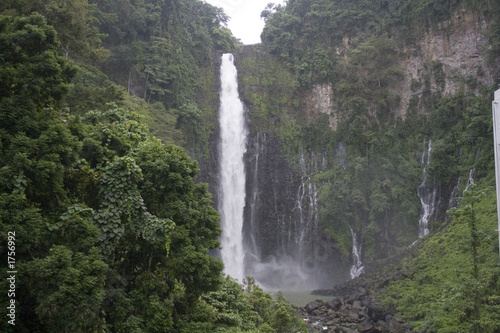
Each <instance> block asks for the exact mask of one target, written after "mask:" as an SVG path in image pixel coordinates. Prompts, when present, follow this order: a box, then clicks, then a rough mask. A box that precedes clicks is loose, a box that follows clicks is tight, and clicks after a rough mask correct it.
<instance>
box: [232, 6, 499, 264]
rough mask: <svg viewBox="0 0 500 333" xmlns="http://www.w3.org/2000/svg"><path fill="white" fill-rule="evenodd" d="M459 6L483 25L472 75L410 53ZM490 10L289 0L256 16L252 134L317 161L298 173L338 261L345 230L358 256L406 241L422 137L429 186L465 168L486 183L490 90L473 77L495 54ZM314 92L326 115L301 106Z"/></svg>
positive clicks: (292, 156) (247, 62)
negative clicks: (312, 192)
mask: <svg viewBox="0 0 500 333" xmlns="http://www.w3.org/2000/svg"><path fill="white" fill-rule="evenodd" d="M462 9H464V10H466V11H469V12H472V13H474V15H475V17H476V19H477V20H478V21H479V20H484V21H485V22H489V23H490V24H491V25H490V26H491V28H489V30H487V31H486V35H487V36H488V37H487V38H488V43H489V44H490V45H491V46H492V47H491V48H489V51H488V53H487V58H488V59H489V61H490V62H489V63H484V64H482V65H481V66H479V67H478V68H474V70H475V71H477V75H476V76H474V75H463V74H460V73H454V74H453V75H451V74H450V73H445V65H444V64H443V63H442V62H441V61H439V60H430V59H426V58H425V57H424V56H423V51H422V50H421V49H420V47H419V46H418V45H419V41H420V38H422V36H423V34H424V33H429V32H432V31H435V32H436V33H439V34H450V33H451V31H452V29H451V27H452V25H453V24H457V23H446V22H450V21H446V20H449V19H450V18H453V17H455V16H456V15H458V14H457V11H460V10H462ZM499 10H500V6H499V4H498V3H496V2H492V1H486V0H485V1H458V0H457V1H448V2H446V4H444V3H438V2H435V1H423V0H422V1H366V0H357V1H342V0H336V1H320V0H314V1H313V0H290V1H288V2H287V4H286V5H285V6H273V5H270V6H268V8H267V9H266V10H265V11H263V13H262V16H263V17H264V18H265V19H266V26H265V28H264V31H263V34H262V39H263V44H262V46H260V49H261V50H260V51H259V52H260V53H264V52H268V53H269V54H271V56H267V58H270V60H266V59H267V58H266V56H262V55H261V54H259V55H258V56H257V57H255V58H256V59H258V60H257V61H259V65H258V66H257V67H258V68H259V70H258V71H255V70H252V68H253V67H255V65H254V64H251V62H252V61H254V57H251V56H249V57H248V58H247V59H244V60H243V61H242V63H241V65H240V67H241V70H240V75H241V77H242V78H241V81H242V83H243V84H244V85H250V87H252V86H254V85H256V82H259V87H260V89H259V88H245V89H244V91H243V93H244V97H245V99H246V100H247V102H248V104H249V105H250V108H251V111H252V112H251V113H250V116H251V117H254V118H255V119H252V122H253V124H257V125H256V126H255V128H256V130H259V131H265V132H268V133H273V134H274V135H276V136H278V137H279V138H280V140H281V143H282V144H283V147H284V150H285V152H286V153H287V155H288V158H289V160H290V161H291V163H292V164H295V165H298V163H297V161H298V159H299V156H300V154H301V152H302V151H305V152H306V156H310V155H309V153H311V152H315V153H316V156H318V155H321V153H323V154H326V156H327V157H328V162H329V167H328V168H327V170H323V171H322V172H320V173H318V171H317V170H308V171H307V172H308V173H310V174H312V175H313V176H314V179H315V182H316V183H317V187H318V188H320V189H321V190H320V195H319V204H320V208H319V215H320V222H321V223H322V225H323V229H324V230H325V231H327V232H328V233H329V234H330V236H331V238H333V239H334V240H335V241H336V242H337V245H338V247H339V249H340V250H341V251H342V252H343V253H344V254H345V255H346V256H348V255H349V249H350V248H351V240H350V239H349V237H347V236H348V235H349V232H350V231H349V229H350V228H352V229H354V230H355V231H356V233H357V234H362V235H363V236H362V243H363V249H364V254H363V255H364V257H365V258H367V259H370V260H374V259H377V258H380V257H383V256H387V255H390V254H392V253H395V252H397V251H398V250H399V249H402V248H405V247H406V246H407V245H408V244H411V243H412V241H413V240H414V239H415V235H417V234H418V229H417V228H418V223H416V222H417V221H418V216H419V213H420V212H419V211H420V207H421V203H420V201H419V199H418V198H417V196H416V195H415V189H416V188H417V187H418V186H419V184H420V183H421V182H422V169H423V167H424V165H422V163H421V161H420V160H421V159H420V156H421V155H422V153H423V152H424V151H425V150H426V149H427V143H428V142H429V140H431V141H432V158H431V163H430V165H429V166H428V167H427V170H426V171H427V174H428V176H429V178H430V181H429V182H430V185H431V186H434V187H439V188H450V189H451V188H453V187H454V186H456V183H457V181H458V180H459V177H461V178H460V179H461V180H462V182H461V184H460V186H461V189H463V186H464V185H465V180H466V179H467V177H468V174H469V171H470V170H471V169H475V171H476V177H477V178H479V179H480V178H483V177H491V170H493V168H492V165H493V164H492V163H493V154H492V146H491V144H490V140H491V137H492V130H491V128H492V127H491V116H490V113H491V104H490V103H491V99H492V92H493V90H494V87H492V86H488V85H486V84H484V83H481V82H482V81H481V80H480V78H481V75H484V70H485V68H488V66H492V64H494V63H495V61H498V59H499V56H500V54H499V53H498V50H497V48H496V46H495V45H497V44H498V40H499V39H500V36H499V35H498V30H497V29H496V26H497V24H496V23H495V22H497V20H498V16H496V15H495V13H498V11H499ZM243 54H245V53H244V52H243ZM411 57H414V58H418V57H423V60H422V61H423V67H422V68H419V70H418V73H417V77H413V78H412V80H411V85H409V90H411V91H410V92H409V93H410V94H411V97H410V98H409V100H408V101H407V106H405V104H403V98H404V97H403V95H404V94H407V93H408V92H406V91H401V88H402V82H404V80H405V79H407V78H405V75H408V73H405V71H404V67H403V64H404V63H403V61H402V59H405V58H411ZM276 60H279V61H280V62H281V64H280V66H277V65H276V64H275V63H276ZM490 68H493V69H492V72H493V73H497V71H498V70H496V69H495V67H490ZM285 71H286V72H287V74H285V73H284V72H285ZM448 71H449V69H448ZM275 72H279V73H280V74H279V78H280V80H279V83H278V84H277V85H272V87H271V88H269V87H267V84H268V83H269V82H272V80H273V78H275V77H278V76H277V75H276V74H275ZM481 73H483V74H481ZM318 85H321V86H331V88H332V89H331V91H332V96H331V99H332V102H333V105H332V108H331V110H330V113H329V114H325V113H318V114H314V113H311V110H310V105H308V104H307V102H305V101H304V100H307V98H308V94H309V91H310V90H311V89H313V88H314V87H317V86H318ZM447 85H448V86H449V85H453V86H455V87H456V88H455V89H454V92H453V93H452V94H449V93H445V88H446V86H447ZM281 87H287V90H286V91H287V92H286V93H283V91H281V90H280V89H281ZM290 91H293V93H292V92H290ZM284 96H290V98H288V99H286V98H285V99H284V98H283V97H284ZM297 96H298V97H299V100H296V99H295V98H297ZM339 146H344V147H345V148H346V152H347V153H346V155H345V156H343V157H340V156H339V155H338V154H336V153H335V151H337V150H338V148H339ZM449 191H451V190H449ZM446 200H447V199H446ZM445 211H446V207H444V208H441V211H440V212H439V213H438V214H437V215H436V216H437V217H438V219H439V220H438V221H435V222H437V223H433V224H432V225H431V227H432V228H436V227H438V226H439V224H440V223H443V221H444V220H445V217H444V212H445ZM436 216H435V217H436Z"/></svg>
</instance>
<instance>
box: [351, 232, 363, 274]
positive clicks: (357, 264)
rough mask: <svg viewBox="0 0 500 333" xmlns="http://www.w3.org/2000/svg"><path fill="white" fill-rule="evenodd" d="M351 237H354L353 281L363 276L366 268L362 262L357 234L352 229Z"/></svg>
mask: <svg viewBox="0 0 500 333" xmlns="http://www.w3.org/2000/svg"><path fill="white" fill-rule="evenodd" d="M350 229H351V237H352V261H353V263H352V266H351V271H350V273H351V279H354V278H356V277H358V276H360V275H361V273H362V272H363V269H364V268H365V267H364V266H363V265H362V262H361V248H359V246H358V240H357V237H356V232H355V231H354V229H353V228H352V227H351V228H350Z"/></svg>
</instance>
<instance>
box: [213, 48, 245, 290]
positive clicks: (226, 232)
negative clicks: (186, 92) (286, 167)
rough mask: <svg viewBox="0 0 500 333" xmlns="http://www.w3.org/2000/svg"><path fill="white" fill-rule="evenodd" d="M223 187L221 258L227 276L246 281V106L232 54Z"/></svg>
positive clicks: (224, 76) (223, 123)
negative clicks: (244, 216) (244, 247)
mask: <svg viewBox="0 0 500 333" xmlns="http://www.w3.org/2000/svg"><path fill="white" fill-rule="evenodd" d="M220 79H221V90H220V108H219V125H220V144H219V153H220V175H219V176H220V179H219V181H220V183H219V184H220V185H219V212H220V214H221V224H222V236H221V240H220V241H221V246H222V250H221V257H222V261H223V262H224V266H225V273H226V274H229V275H231V276H232V277H234V278H236V279H238V280H240V281H242V280H243V278H244V277H245V272H244V251H243V234H242V229H243V209H244V206H245V165H244V161H243V156H244V154H245V152H246V140H247V129H246V127H245V115H244V107H243V103H242V102H241V100H240V98H239V95H238V81H237V71H236V67H235V66H234V59H233V55H232V54H224V55H223V56H222V64H221V68H220Z"/></svg>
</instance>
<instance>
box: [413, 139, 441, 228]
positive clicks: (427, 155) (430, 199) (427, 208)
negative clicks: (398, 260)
mask: <svg viewBox="0 0 500 333" xmlns="http://www.w3.org/2000/svg"><path fill="white" fill-rule="evenodd" d="M431 151H432V141H431V140H430V139H429V143H428V145H427V150H425V142H424V150H423V152H422V159H421V163H422V165H424V170H423V171H422V173H423V180H422V183H421V184H420V185H419V186H418V188H417V195H418V198H419V199H420V203H421V204H422V209H421V215H420V220H419V221H418V226H419V228H418V229H419V231H418V237H419V238H423V237H424V236H426V235H427V234H429V220H430V218H431V216H432V214H433V212H434V208H435V207H434V206H435V205H434V203H435V201H436V195H437V193H436V189H433V188H432V187H431V186H430V184H429V179H428V178H429V177H428V175H427V170H426V168H427V166H428V165H429V163H430V161H431Z"/></svg>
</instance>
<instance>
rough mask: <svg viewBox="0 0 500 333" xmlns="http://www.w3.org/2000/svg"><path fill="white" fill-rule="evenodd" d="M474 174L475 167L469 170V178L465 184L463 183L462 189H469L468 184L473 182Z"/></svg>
mask: <svg viewBox="0 0 500 333" xmlns="http://www.w3.org/2000/svg"><path fill="white" fill-rule="evenodd" d="M475 174H476V168H474V169H471V170H470V171H469V179H467V184H466V185H465V190H464V191H468V190H469V189H470V186H471V185H472V184H474V176H475Z"/></svg>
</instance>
